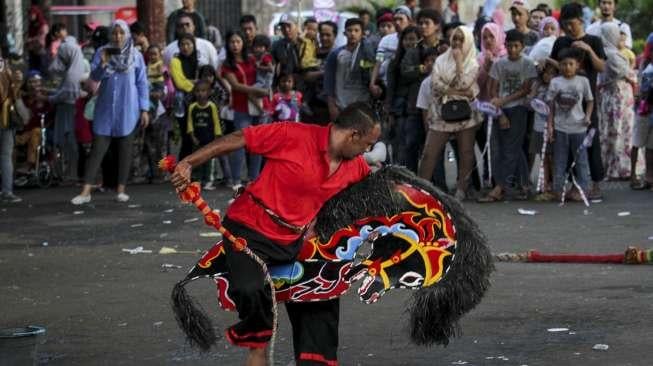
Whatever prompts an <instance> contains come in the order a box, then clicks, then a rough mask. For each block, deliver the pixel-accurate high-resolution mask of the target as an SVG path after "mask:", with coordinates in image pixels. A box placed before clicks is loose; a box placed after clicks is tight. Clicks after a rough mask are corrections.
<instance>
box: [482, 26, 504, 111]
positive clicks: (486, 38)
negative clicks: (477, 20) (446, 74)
mask: <svg viewBox="0 0 653 366" xmlns="http://www.w3.org/2000/svg"><path fill="white" fill-rule="evenodd" d="M505 43H506V33H505V32H504V31H503V29H502V28H501V27H500V26H499V25H498V24H495V23H486V24H485V25H484V26H483V28H482V29H481V52H480V53H479V54H478V58H477V60H478V66H479V73H478V86H479V88H480V93H479V95H478V99H479V100H484V101H489V100H490V93H489V90H488V88H487V86H488V85H489V80H490V79H489V74H490V69H491V68H492V64H494V61H496V60H498V59H499V58H501V57H503V56H505V55H506V54H507V51H506V45H505Z"/></svg>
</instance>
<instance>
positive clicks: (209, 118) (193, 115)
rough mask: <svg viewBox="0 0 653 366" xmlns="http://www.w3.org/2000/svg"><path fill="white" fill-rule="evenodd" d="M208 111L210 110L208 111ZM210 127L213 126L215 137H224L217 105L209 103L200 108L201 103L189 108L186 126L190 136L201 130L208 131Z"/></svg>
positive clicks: (195, 103)
mask: <svg viewBox="0 0 653 366" xmlns="http://www.w3.org/2000/svg"><path fill="white" fill-rule="evenodd" d="M207 109H209V110H208V111H207ZM196 125H197V126H196ZM210 125H213V135H214V136H216V137H217V136H222V128H221V127H220V117H219V115H218V106H216V105H215V103H213V102H208V103H206V105H205V106H200V105H199V103H197V102H194V103H193V104H191V105H190V107H188V119H187V125H186V132H187V133H188V134H192V133H193V132H195V130H196V129H199V128H201V129H205V130H206V129H207V128H208V127H209V126H210Z"/></svg>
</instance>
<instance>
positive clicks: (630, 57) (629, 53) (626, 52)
mask: <svg viewBox="0 0 653 366" xmlns="http://www.w3.org/2000/svg"><path fill="white" fill-rule="evenodd" d="M619 52H621V54H622V55H623V56H624V57H625V58H626V59H627V60H628V63H629V64H630V67H631V68H633V67H635V63H636V62H637V56H636V55H635V52H633V51H631V50H630V49H629V48H626V47H624V48H622V49H620V50H619Z"/></svg>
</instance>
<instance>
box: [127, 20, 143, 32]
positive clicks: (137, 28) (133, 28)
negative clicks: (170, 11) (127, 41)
mask: <svg viewBox="0 0 653 366" xmlns="http://www.w3.org/2000/svg"><path fill="white" fill-rule="evenodd" d="M129 32H131V34H145V26H144V25H143V23H141V22H134V23H132V24H131V25H130V26H129Z"/></svg>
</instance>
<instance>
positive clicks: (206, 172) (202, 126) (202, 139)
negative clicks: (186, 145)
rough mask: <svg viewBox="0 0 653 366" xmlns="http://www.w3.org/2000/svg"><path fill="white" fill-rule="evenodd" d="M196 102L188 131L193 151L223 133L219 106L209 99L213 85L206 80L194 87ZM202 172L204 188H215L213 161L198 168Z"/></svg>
mask: <svg viewBox="0 0 653 366" xmlns="http://www.w3.org/2000/svg"><path fill="white" fill-rule="evenodd" d="M193 94H194V95H195V102H194V103H192V104H191V105H190V106H189V107H188V125H187V129H186V133H188V135H189V136H190V139H191V140H192V142H193V151H197V150H198V149H200V148H201V147H203V146H206V145H207V144H209V143H210V142H211V141H213V140H215V138H216V137H218V136H221V135H222V129H221V128H220V118H219V117H218V106H217V105H215V103H213V102H211V101H210V100H209V97H210V95H211V85H210V84H209V83H208V82H207V81H205V80H199V81H198V82H197V83H196V84H195V87H194V88H193ZM198 171H199V172H200V173H201V182H202V185H203V187H204V188H203V189H205V190H208V191H210V190H214V189H215V186H213V182H212V181H211V161H208V162H206V163H205V164H203V165H202V166H201V168H200V169H199V170H198Z"/></svg>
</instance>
